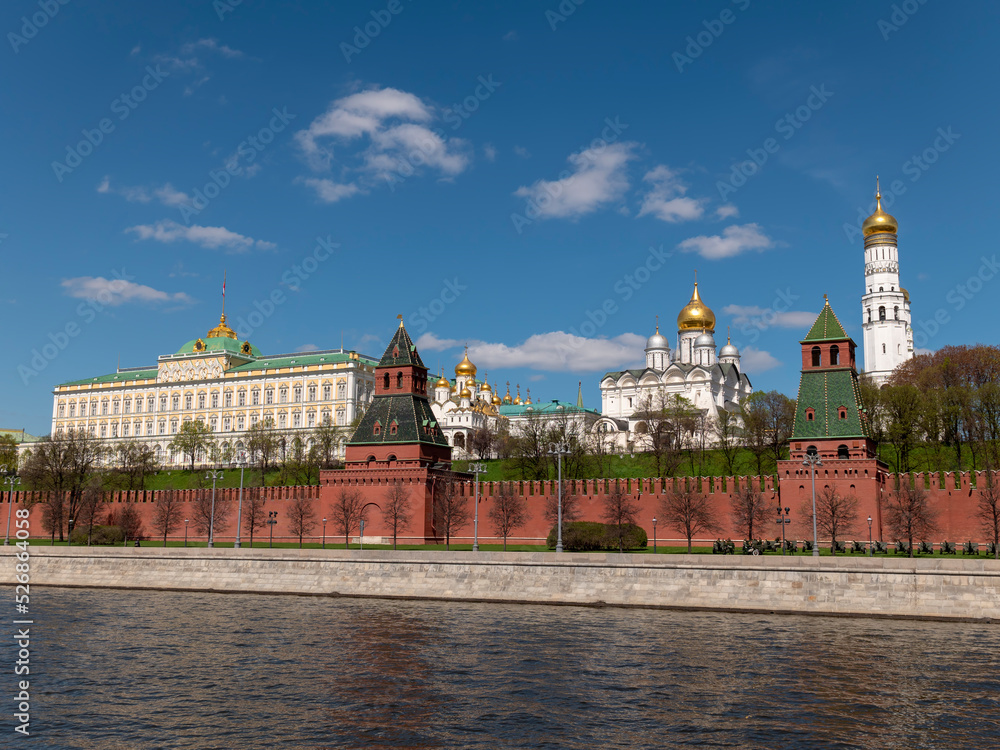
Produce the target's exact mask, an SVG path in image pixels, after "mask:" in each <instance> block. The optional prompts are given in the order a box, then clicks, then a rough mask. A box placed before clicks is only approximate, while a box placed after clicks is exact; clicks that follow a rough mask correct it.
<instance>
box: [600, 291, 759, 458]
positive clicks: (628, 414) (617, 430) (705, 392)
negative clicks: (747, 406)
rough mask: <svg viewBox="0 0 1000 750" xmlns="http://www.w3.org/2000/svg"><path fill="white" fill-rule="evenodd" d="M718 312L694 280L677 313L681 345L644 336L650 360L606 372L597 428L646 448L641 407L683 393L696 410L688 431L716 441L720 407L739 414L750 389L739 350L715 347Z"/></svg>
mask: <svg viewBox="0 0 1000 750" xmlns="http://www.w3.org/2000/svg"><path fill="white" fill-rule="evenodd" d="M714 333H715V313H713V312H712V310H711V309H710V308H709V307H708V306H707V305H705V303H704V302H702V300H701V295H700V294H699V292H698V282H697V281H696V282H695V284H694V293H693V294H692V295H691V300H690V301H689V302H688V303H687V304H686V305H685V306H684V308H683V309H682V310H681V311H680V314H679V315H678V316H677V349H676V350H675V351H674V352H671V350H670V342H669V341H668V340H667V337H666V336H664V335H663V334H661V333H660V326H659V324H657V326H656V333H654V334H653V335H652V336H650V337H649V339H648V340H647V341H646V350H645V351H646V366H645V367H644V368H642V369H632V370H621V371H618V372H608V373H605V375H604V376H603V377H602V378H601V419H600V421H598V423H597V425H596V429H597V430H599V431H601V432H603V433H606V434H609V437H612V438H613V440H614V442H615V443H617V446H618V447H620V448H622V449H625V450H632V449H636V450H642V449H644V447H646V446H644V445H643V443H644V440H645V439H646V438H644V435H645V423H644V420H643V416H642V410H643V409H644V408H648V405H652V406H653V407H654V408H655V407H656V406H657V405H658V404H659V400H660V398H661V396H663V397H666V398H668V399H669V398H671V397H673V396H675V395H676V396H680V397H682V398H683V399H686V401H687V402H688V404H689V406H690V407H691V408H692V409H693V410H694V411H695V414H696V415H698V419H697V424H698V427H697V428H696V430H695V432H694V433H693V434H692V435H691V436H690V437H691V438H693V439H694V440H696V441H698V442H700V441H701V440H702V439H703V440H704V441H705V445H711V444H713V443H714V442H715V438H714V435H713V425H714V424H716V422H717V420H718V418H719V415H720V413H721V412H728V413H730V414H734V415H737V417H738V415H739V413H740V404H741V403H742V401H743V400H744V399H745V398H746V397H747V396H749V395H750V393H751V392H752V390H753V389H752V387H751V385H750V379H749V378H748V377H747V376H746V374H745V373H743V372H742V371H741V370H740V353H739V350H737V348H736V347H735V346H733V344H732V342H731V341H728V340H727V342H726V344H725V346H723V347H722V348H721V349H719V350H718V351H716V346H715V337H714V336H713V334H714Z"/></svg>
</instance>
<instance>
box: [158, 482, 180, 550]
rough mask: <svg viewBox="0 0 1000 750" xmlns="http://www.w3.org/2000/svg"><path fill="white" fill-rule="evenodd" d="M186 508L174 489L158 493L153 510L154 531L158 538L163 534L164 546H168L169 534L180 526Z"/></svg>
mask: <svg viewBox="0 0 1000 750" xmlns="http://www.w3.org/2000/svg"><path fill="white" fill-rule="evenodd" d="M183 512H184V506H183V504H182V503H181V498H180V496H179V495H178V494H177V491H176V490H174V489H166V490H163V491H162V492H158V493H156V507H155V508H154V509H153V518H152V522H153V531H155V532H156V535H157V536H160V535H161V534H162V536H163V546H164V547H166V546H167V534H169V533H170V532H171V531H173V530H174V529H176V528H177V527H178V526H180V524H181V521H182V520H183V519H182V515H183Z"/></svg>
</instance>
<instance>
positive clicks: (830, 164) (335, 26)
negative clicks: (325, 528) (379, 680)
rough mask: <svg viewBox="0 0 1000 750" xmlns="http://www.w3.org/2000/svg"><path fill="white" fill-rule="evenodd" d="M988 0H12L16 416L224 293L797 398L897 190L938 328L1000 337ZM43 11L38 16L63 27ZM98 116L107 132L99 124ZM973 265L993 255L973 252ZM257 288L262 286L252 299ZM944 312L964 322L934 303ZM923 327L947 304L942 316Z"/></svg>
mask: <svg viewBox="0 0 1000 750" xmlns="http://www.w3.org/2000/svg"><path fill="white" fill-rule="evenodd" d="M997 21H998V10H997V8H996V7H995V6H993V5H991V4H987V3H962V4H958V5H956V4H945V3H940V2H926V3H921V2H919V1H918V0H908V2H904V3H888V2H886V3H878V2H837V3H833V2H825V3H793V2H784V3H776V2H772V3H766V2H760V1H758V0H736V1H735V2H722V1H721V0H720V1H718V2H699V3H684V4H674V3H671V4H667V3H630V4H622V3H610V2H602V1H601V0H587V1H586V2H581V3H580V4H579V5H576V4H575V3H573V2H570V0H565V1H564V2H562V3H559V2H556V1H554V0H553V1H552V2H548V3H546V2H541V3H512V2H503V3H500V2H497V3H462V2H455V3H450V4H444V3H421V2H410V1H409V0H400V2H391V3H390V2H381V1H380V0H377V1H376V2H372V3H347V2H345V3H337V4H336V6H335V7H333V4H326V3H318V2H270V3H264V2H261V1H260V0H243V2H240V3H235V2H234V0H220V1H219V2H215V3H214V4H213V3H212V2H207V1H199V2H193V1H192V2H182V1H180V0H175V1H173V2H170V3H125V2H100V1H99V0H93V1H91V2H85V0H68V2H66V3H65V4H59V2H58V0H49V1H48V2H46V0H42V2H41V3H39V2H38V0H35V1H34V2H28V1H26V0H11V2H8V3H5V4H4V7H3V11H2V14H0V30H2V31H3V32H4V35H5V43H4V44H0V57H2V59H3V65H2V68H0V70H2V72H0V95H2V97H3V101H4V104H5V107H4V117H3V118H2V120H0V128H2V134H3V138H2V139H0V158H2V165H3V169H4V173H5V175H6V179H5V180H4V181H3V185H2V186H0V250H2V251H3V258H4V263H5V268H6V273H5V274H4V283H3V289H2V292H0V299H2V300H3V301H4V303H5V307H6V310H7V313H8V324H7V326H5V331H6V333H5V339H6V341H5V346H4V350H5V352H6V366H5V367H4V368H2V370H0V394H2V397H0V424H2V426H4V427H18V428H20V427H25V428H27V429H28V430H29V432H34V433H36V434H46V433H47V432H48V430H49V424H50V418H51V408H52V407H51V403H52V401H51V389H52V386H53V385H54V384H56V383H59V382H63V381H66V380H71V379H79V378H84V377H90V376H94V375H99V374H105V373H108V372H113V371H114V369H115V367H116V365H117V363H118V362H119V360H120V362H121V365H122V366H123V367H128V366H139V365H149V364H154V363H155V361H156V357H157V356H158V355H160V354H165V353H171V352H173V351H176V350H177V349H178V348H180V346H181V345H183V344H184V343H185V342H186V341H188V340H190V339H193V338H196V337H198V336H203V335H204V334H205V332H206V331H207V330H208V329H209V328H210V327H212V326H213V325H215V323H216V322H217V321H218V316H219V308H220V292H221V286H222V277H223V272H224V271H226V272H228V288H227V291H228V293H227V308H226V310H227V313H228V314H229V317H230V323H232V324H233V325H234V327H237V328H238V330H239V331H240V333H241V334H243V335H248V336H249V338H250V341H251V342H252V343H253V344H255V345H256V346H258V347H260V349H261V350H263V351H264V352H265V353H280V352H289V351H297V350H306V349H309V348H317V347H318V348H335V347H338V346H340V344H341V338H342V337H343V343H344V345H345V346H346V347H347V348H352V349H357V350H359V351H362V352H365V353H369V354H372V355H379V354H380V353H381V351H382V349H383V348H384V345H385V342H386V341H387V340H388V338H389V337H390V336H391V333H392V330H393V328H394V326H395V325H396V315H397V314H398V313H402V314H403V315H404V316H405V318H406V320H407V325H408V327H409V329H410V331H411V332H412V334H413V336H414V338H418V337H419V339H418V341H419V345H420V347H421V353H422V355H423V357H424V360H425V361H426V362H427V363H428V365H429V366H431V367H432V368H436V367H437V365H438V364H439V363H440V364H441V365H443V366H445V367H446V368H448V370H449V371H450V370H451V368H453V367H454V364H455V363H456V362H457V361H458V360H459V359H460V358H461V350H462V344H464V343H468V344H469V346H470V350H471V356H472V359H473V361H474V362H475V363H476V364H477V365H478V366H479V371H480V376H482V374H483V372H484V370H488V372H489V378H490V380H491V381H493V380H497V381H499V383H500V387H501V390H502V389H503V388H504V385H503V384H504V382H505V381H507V380H509V381H510V382H511V384H512V387H513V386H514V385H515V384H517V383H520V384H521V387H522V392H523V389H524V388H527V387H530V388H531V392H532V396H533V398H535V399H538V398H541V399H551V398H560V399H574V398H575V396H576V388H577V381H579V380H582V381H583V384H584V400H585V403H586V404H587V405H588V406H598V405H599V390H598V379H599V376H600V374H601V373H603V372H604V371H605V370H608V369H619V368H623V367H627V366H634V365H636V364H638V363H640V362H641V361H642V347H643V344H644V342H645V339H646V337H647V336H649V335H650V334H651V333H652V332H653V327H654V322H655V316H657V315H659V316H660V321H661V323H662V328H663V330H664V332H665V333H667V334H668V335H669V336H670V337H671V338H672V337H673V336H674V334H675V328H676V325H675V319H676V315H677V313H678V311H679V310H680V308H681V307H683V305H684V304H685V303H686V302H687V300H688V298H689V297H690V294H691V286H692V281H693V279H694V273H695V269H697V271H698V279H699V282H700V288H701V291H702V296H703V299H704V300H705V302H706V303H707V304H708V305H709V306H710V307H711V308H712V309H713V310H714V311H715V314H716V317H717V320H718V322H717V329H716V340H717V341H718V342H719V344H720V345H721V344H722V343H724V341H725V336H726V328H727V326H729V327H731V329H732V335H733V342H734V343H735V344H737V346H739V347H740V349H741V351H742V352H743V354H744V365H745V370H746V372H747V373H748V375H749V376H750V379H751V381H752V382H753V384H754V387H755V388H758V389H778V390H781V391H783V392H785V393H788V394H790V395H794V393H795V390H796V387H797V382H798V365H797V362H798V360H799V355H798V344H797V342H798V340H799V339H800V338H801V337H802V336H803V335H804V334H805V331H806V330H807V329H808V326H809V323H810V321H811V318H812V317H813V316H814V315H815V314H816V313H817V312H818V311H819V309H820V307H821V306H822V299H823V294H824V293H827V294H829V296H830V300H831V303H832V304H833V306H834V309H835V310H836V311H837V313H838V314H839V316H840V318H841V320H842V322H843V323H844V324H845V326H846V327H847V329H848V331H849V332H850V333H851V334H852V335H853V336H854V337H855V340H856V341H858V343H859V344H860V342H861V330H860V321H861V305H860V295H861V293H862V291H863V249H862V242H861V239H860V232H859V231H858V230H857V227H858V226H859V225H860V221H861V219H863V218H864V216H865V215H867V213H868V212H869V211H870V210H871V208H872V207H873V191H874V181H875V175H876V174H880V175H881V179H882V186H883V193H884V194H886V196H887V197H886V200H885V201H884V203H883V205H884V207H886V208H887V210H889V211H890V212H891V213H893V214H894V215H895V216H896V217H897V219H898V220H899V222H900V233H899V242H900V258H901V270H902V283H903V285H904V286H906V287H907V288H908V289H909V290H910V292H911V296H912V310H913V318H914V322H915V330H916V332H917V344H918V345H919V346H920V347H921V348H925V349H936V348H939V347H941V346H944V345H946V344H953V343H974V342H977V341H978V342H984V343H996V336H995V332H994V325H993V324H994V321H995V320H996V314H995V312H994V309H995V305H994V304H992V300H993V299H994V298H995V296H996V294H997V291H998V290H1000V281H998V280H996V279H995V278H994V275H995V274H996V272H997V270H1000V269H996V268H995V266H994V261H993V258H994V256H993V250H994V248H995V244H994V243H993V241H992V239H991V238H992V237H994V234H995V227H994V220H993V213H994V211H993V209H994V206H993V203H994V202H995V199H996V192H997V191H996V187H995V181H996V179H995V176H996V166H997V163H996V162H997V159H996V155H997V147H996V141H995V132H996V122H997V120H998V117H997V115H998V112H997V100H996V97H995V96H994V95H993V89H994V88H995V78H996V71H997V62H998V55H997V51H996V42H995V40H996V38H997V34H998V23H997ZM40 22H41V23H40ZM95 144H96V145H95ZM970 280H971V281H970ZM255 313H256V314H255ZM935 327H936V328H935ZM921 334H923V335H921Z"/></svg>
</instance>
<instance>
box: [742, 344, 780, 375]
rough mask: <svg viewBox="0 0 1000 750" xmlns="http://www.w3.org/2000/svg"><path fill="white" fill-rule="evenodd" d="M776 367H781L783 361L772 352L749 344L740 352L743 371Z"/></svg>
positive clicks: (758, 370) (753, 371) (763, 370)
mask: <svg viewBox="0 0 1000 750" xmlns="http://www.w3.org/2000/svg"><path fill="white" fill-rule="evenodd" d="M775 367H781V361H780V360H778V359H777V358H776V357H775V356H774V355H772V354H771V353H770V352H766V351H764V350H762V349H755V348H754V347H752V346H748V347H747V348H746V349H744V350H743V351H741V352H740V369H741V370H743V372H749V373H755V372H766V371H767V370H773V369H774V368H775Z"/></svg>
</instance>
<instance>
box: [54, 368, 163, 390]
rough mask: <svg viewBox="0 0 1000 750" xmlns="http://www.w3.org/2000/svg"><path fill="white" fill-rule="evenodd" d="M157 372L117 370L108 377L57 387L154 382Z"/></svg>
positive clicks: (152, 369)
mask: <svg viewBox="0 0 1000 750" xmlns="http://www.w3.org/2000/svg"><path fill="white" fill-rule="evenodd" d="M158 372H159V370H157V369H156V368H155V367H151V368H145V367H141V368H133V369H129V370H119V371H118V372H113V373H111V374H110V375H98V376H97V377H96V378H84V379H83V380H70V381H68V382H66V383H59V385H58V386H57V387H62V386H66V385H91V384H92V383H124V382H126V381H129V380H156V375H157V373H158Z"/></svg>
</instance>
